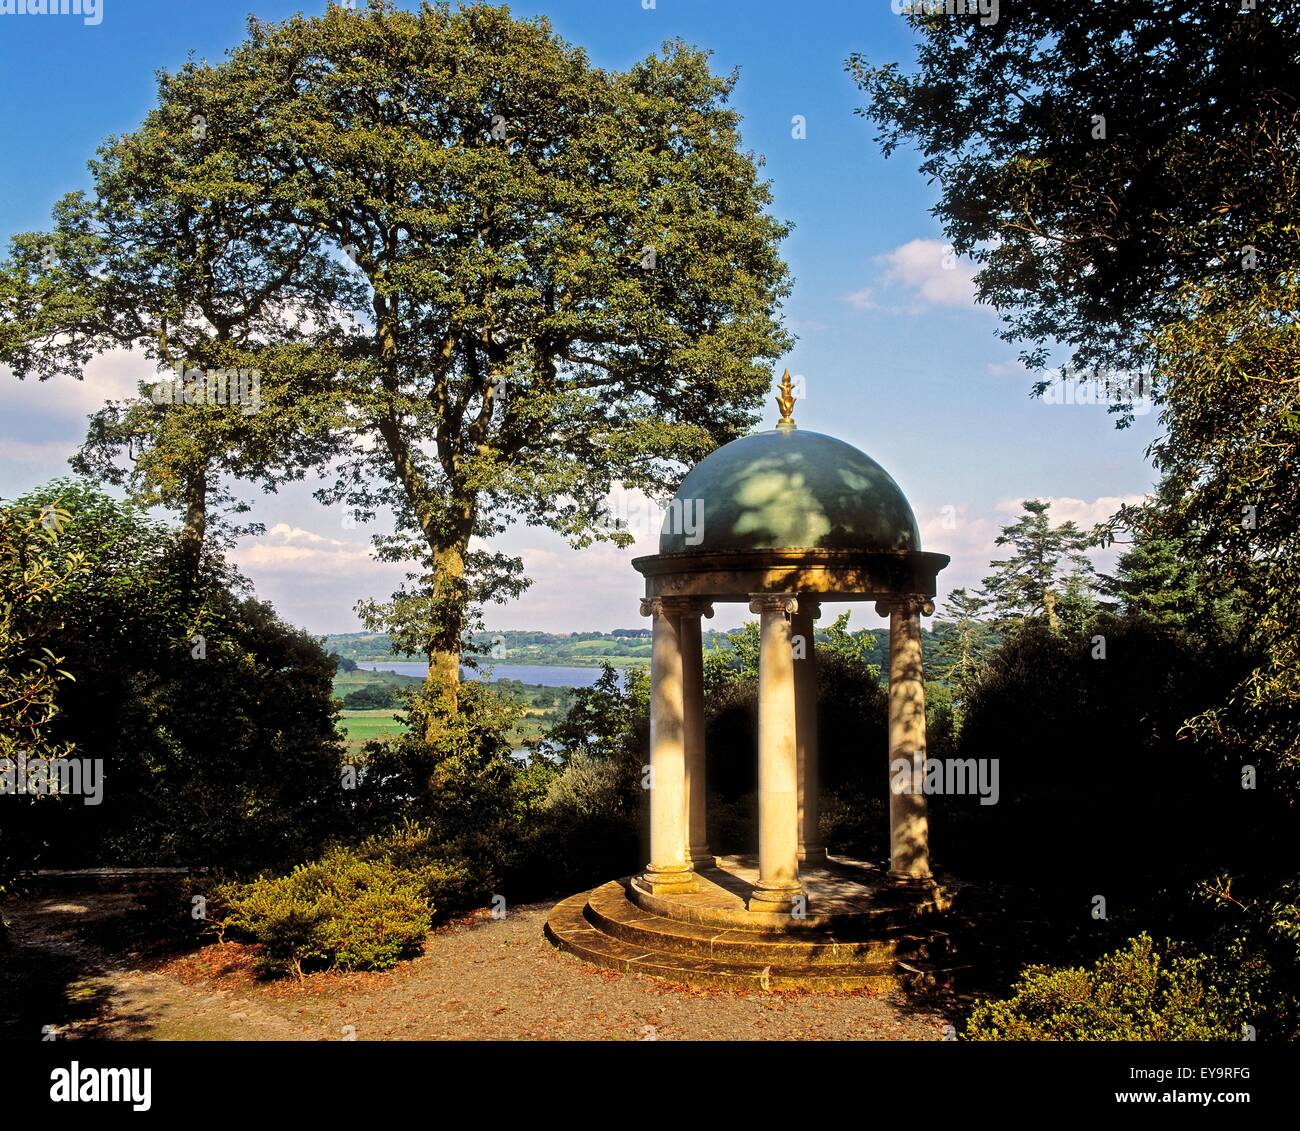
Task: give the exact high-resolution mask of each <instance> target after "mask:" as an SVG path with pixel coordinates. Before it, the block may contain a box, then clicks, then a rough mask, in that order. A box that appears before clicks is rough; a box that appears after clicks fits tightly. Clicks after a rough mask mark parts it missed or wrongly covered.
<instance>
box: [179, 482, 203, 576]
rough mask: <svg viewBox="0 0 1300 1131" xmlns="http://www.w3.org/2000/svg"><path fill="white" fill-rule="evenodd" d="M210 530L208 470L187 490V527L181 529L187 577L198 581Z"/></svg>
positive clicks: (189, 485) (187, 487)
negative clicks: (205, 541)
mask: <svg viewBox="0 0 1300 1131" xmlns="http://www.w3.org/2000/svg"><path fill="white" fill-rule="evenodd" d="M207 530H208V469H207V467H206V466H205V467H204V468H203V469H202V470H201V471H199V472H198V473H196V474H195V475H193V476H191V478H190V479H189V481H188V483H187V484H186V488H185V525H184V526H183V527H182V528H181V554H182V556H183V558H184V561H185V571H186V576H187V577H188V579H189V580H190V581H191V582H195V581H197V580H198V576H199V565H200V563H201V562H202V560H203V539H204V537H206V535H207Z"/></svg>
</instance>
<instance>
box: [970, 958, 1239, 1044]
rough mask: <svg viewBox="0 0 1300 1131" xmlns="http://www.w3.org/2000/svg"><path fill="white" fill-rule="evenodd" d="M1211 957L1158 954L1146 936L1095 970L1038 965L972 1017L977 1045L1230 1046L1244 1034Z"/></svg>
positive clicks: (978, 1007) (1102, 961)
mask: <svg viewBox="0 0 1300 1131" xmlns="http://www.w3.org/2000/svg"><path fill="white" fill-rule="evenodd" d="M1208 961H1209V960H1207V959H1206V958H1204V957H1202V956H1200V955H1195V956H1188V957H1181V956H1178V955H1176V954H1175V953H1173V951H1172V948H1167V950H1166V953H1165V954H1161V953H1159V952H1158V951H1157V950H1156V948H1155V945H1154V944H1153V943H1152V941H1151V938H1150V936H1149V935H1147V934H1145V933H1144V934H1141V935H1139V936H1138V937H1137V938H1134V939H1130V940H1129V945H1128V948H1127V949H1125V950H1116V951H1113V952H1111V953H1110V954H1107V955H1104V956H1103V957H1102V958H1101V959H1099V960H1098V961H1097V963H1096V964H1095V965H1094V966H1093V968H1092V969H1091V970H1085V969H1082V968H1080V967H1059V968H1058V967H1050V966H1031V967H1029V968H1027V969H1026V970H1025V972H1024V973H1023V974H1022V976H1021V978H1020V981H1019V982H1018V983H1017V984H1016V986H1015V988H1014V993H1013V994H1012V996H1011V997H1009V998H1007V999H1006V1000H1004V1001H984V1002H980V1003H978V1004H977V1005H976V1006H975V1008H974V1009H973V1010H972V1011H971V1015H970V1019H969V1021H968V1022H967V1025H966V1036H967V1038H968V1039H969V1040H973V1041H1231V1040H1240V1039H1241V1036H1242V1028H1241V1022H1240V1019H1239V1018H1238V1017H1237V1016H1235V1014H1236V1009H1235V1008H1234V1006H1233V1004H1232V1003H1230V1002H1229V1001H1228V1000H1227V999H1226V998H1225V997H1224V995H1223V994H1222V993H1221V992H1220V991H1219V989H1218V988H1217V987H1216V986H1215V985H1214V983H1213V981H1212V979H1211V977H1210V975H1209V972H1208V969H1207V967H1208Z"/></svg>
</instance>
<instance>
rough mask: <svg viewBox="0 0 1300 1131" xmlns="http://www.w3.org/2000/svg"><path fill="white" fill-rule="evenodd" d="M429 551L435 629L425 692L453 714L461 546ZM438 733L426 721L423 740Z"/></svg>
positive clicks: (461, 606)
mask: <svg viewBox="0 0 1300 1131" xmlns="http://www.w3.org/2000/svg"><path fill="white" fill-rule="evenodd" d="M431 548H432V551H433V568H434V581H433V599H434V604H435V608H436V609H437V613H436V616H437V618H438V622H439V623H438V625H437V630H436V635H435V637H434V643H433V647H431V648H430V650H429V674H428V677H427V678H426V680H425V689H426V690H427V691H428V693H429V697H430V699H431V700H433V701H434V702H440V703H441V704H442V706H443V707H444V708H445V709H446V711H447V712H448V713H449V714H451V713H454V712H455V711H456V709H457V707H458V705H459V700H460V641H461V630H462V628H463V627H464V622H465V595H464V581H465V545H463V544H461V545H455V546H443V547H438V546H434V547H431ZM440 732H441V726H440V724H439V723H438V721H437V719H436V717H435V716H433V715H431V716H430V717H429V724H428V727H427V728H426V734H425V739H426V741H428V742H432V741H434V739H435V738H436V737H437V736H438V734H439V733H440Z"/></svg>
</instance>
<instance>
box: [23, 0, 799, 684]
mask: <svg viewBox="0 0 1300 1131" xmlns="http://www.w3.org/2000/svg"><path fill="white" fill-rule="evenodd" d="M735 81H736V76H734V75H732V76H729V77H720V76H716V75H714V74H713V73H712V72H711V71H710V68H709V65H708V59H707V56H706V55H705V54H704V53H701V52H698V51H694V50H691V49H689V48H687V47H685V46H684V45H682V44H680V43H674V44H669V45H666V46H665V49H664V50H663V52H662V53H661V54H659V55H656V56H652V57H650V58H647V59H645V60H644V61H642V62H640V63H638V64H636V65H634V66H632V67H631V68H629V69H628V70H627V71H626V72H614V71H607V70H603V69H600V68H597V67H594V66H593V65H592V64H591V63H590V61H589V60H588V59H587V57H586V56H585V54H584V53H583V52H582V51H581V50H579V49H577V48H574V47H572V46H570V45H568V44H566V43H565V42H563V41H562V40H561V39H559V38H558V37H557V36H556V35H555V34H554V33H553V32H552V30H551V29H550V27H549V26H548V24H547V23H546V22H545V21H543V20H537V21H527V22H525V21H518V20H515V19H513V18H512V17H511V16H510V15H509V13H508V12H507V11H506V10H505V9H501V8H495V7H491V6H487V5H481V4H478V5H473V6H470V7H467V8H464V9H458V10H456V11H452V10H451V9H450V8H449V6H447V5H442V4H439V5H425V6H423V7H421V9H420V10H419V11H418V12H405V11H401V10H398V9H396V8H395V7H393V6H392V5H391V4H389V3H384V2H378V0H376V2H374V3H372V4H371V5H370V7H369V9H367V10H362V11H352V10H348V9H343V8H338V7H331V8H329V9H328V10H327V12H326V14H325V15H324V16H322V17H320V18H305V17H295V18H293V19H290V20H288V21H286V22H284V23H282V24H265V23H259V22H257V21H253V22H252V23H251V24H250V32H249V38H248V40H247V42H246V43H244V44H243V45H241V46H240V47H239V48H237V49H236V50H235V51H233V52H232V53H231V54H230V56H229V58H228V59H227V60H225V61H224V62H222V63H220V64H218V65H215V66H207V65H199V64H194V65H192V66H190V67H187V68H185V69H184V70H182V71H181V72H179V73H177V74H176V75H174V76H169V77H167V78H165V79H164V81H163V83H162V84H161V86H160V90H159V106H158V109H157V111H156V112H155V115H154V119H155V120H167V121H176V122H182V123H183V122H187V121H191V120H193V119H194V118H195V115H201V116H202V119H203V124H204V129H203V131H202V133H203V137H202V138H200V139H196V138H195V137H194V136H193V131H192V130H191V131H187V132H186V133H184V134H183V135H177V136H176V137H175V138H174V144H175V146H176V147H177V149H178V152H181V153H182V154H183V155H184V160H183V161H181V162H179V165H180V166H181V167H180V169H178V170H177V174H176V179H175V180H174V181H171V182H169V183H168V185H167V189H166V191H167V193H168V194H170V196H173V197H175V198H176V199H177V200H188V201H190V202H191V203H192V205H193V206H194V207H195V208H197V209H198V210H200V211H201V212H202V211H204V210H205V209H206V208H208V207H209V202H210V201H212V200H214V199H220V200H243V201H245V202H246V203H247V205H248V207H247V209H246V211H245V212H244V213H243V214H241V215H240V217H239V218H238V219H239V228H240V231H239V232H238V234H236V233H232V239H237V241H238V242H237V244H236V246H238V248H239V255H240V256H243V257H245V258H246V259H247V261H248V263H249V265H250V266H249V270H250V273H255V277H258V278H267V279H268V280H271V281H274V282H275V285H276V287H277V288H278V289H279V293H277V295H276V296H275V301H274V302H271V301H268V303H267V309H268V310H270V309H274V310H276V311H279V312H281V313H284V312H287V311H298V310H301V309H302V308H303V303H302V302H301V301H300V298H299V294H298V292H296V291H295V290H294V288H295V286H296V285H305V287H306V290H307V291H309V292H311V293H313V294H315V295H316V296H317V299H318V300H320V299H321V298H322V296H323V298H324V300H325V301H323V302H322V301H317V302H316V303H315V305H314V307H313V308H312V310H311V313H310V318H307V319H305V320H304V321H305V322H306V325H307V329H306V330H302V329H300V335H301V336H302V337H303V338H304V340H305V341H306V345H307V347H308V354H309V357H308V358H307V359H302V358H299V359H298V360H297V361H296V363H295V364H294V365H292V366H287V367H286V368H287V369H288V373H285V372H282V369H281V367H280V366H279V365H277V364H274V363H273V362H271V361H268V367H267V368H266V370H265V371H264V373H263V379H262V380H263V389H264V390H267V389H268V388H271V389H274V388H275V387H276V386H277V385H279V386H280V387H281V388H283V389H286V390H287V389H292V397H291V400H292V402H293V410H294V411H295V412H296V413H298V414H299V416H300V417H301V418H302V419H300V420H299V421H297V422H296V425H295V428H294V430H293V431H294V435H295V437H297V439H295V440H294V441H293V442H292V443H290V442H289V441H287V440H286V441H285V443H284V444H283V445H282V447H281V451H282V453H283V455H284V458H283V459H282V460H281V461H280V463H281V464H285V465H288V466H298V465H300V464H301V462H302V459H303V458H304V456H306V457H308V458H310V457H311V456H312V455H314V456H315V457H316V458H317V459H318V460H320V461H323V460H325V458H326V457H327V456H332V457H333V458H332V459H331V460H330V462H329V464H328V466H329V469H330V470H329V486H328V487H327V488H325V489H324V490H323V491H322V493H321V495H322V498H323V499H324V500H325V501H327V502H331V503H340V504H342V505H344V506H347V507H348V508H350V509H352V510H353V511H354V512H356V513H357V514H358V515H360V516H363V517H369V516H372V515H374V514H375V513H376V512H377V511H379V510H380V509H381V508H389V509H390V510H391V511H392V513H393V514H394V515H395V527H394V530H393V532H392V533H391V534H389V535H385V536H382V537H380V538H378V539H377V543H378V552H379V553H380V554H381V555H382V556H383V557H386V558H388V559H391V560H405V561H408V562H410V563H411V565H412V570H411V574H410V582H411V583H410V584H409V585H408V586H406V587H404V588H403V589H402V590H401V591H399V592H398V593H396V594H394V595H393V599H392V600H391V601H389V602H387V603H383V604H380V603H365V604H364V605H363V612H364V614H365V615H366V617H367V618H368V619H369V621H370V623H372V624H373V625H374V626H376V627H384V628H387V629H389V630H390V631H392V632H393V634H394V637H395V640H396V641H397V644H398V646H399V648H401V649H402V650H405V651H424V652H426V653H427V654H428V655H429V657H430V681H431V684H432V685H433V686H434V687H435V688H436V689H437V690H438V691H439V694H440V695H441V697H442V699H443V701H444V703H445V704H446V705H448V706H450V705H453V704H454V702H455V694H456V684H457V681H458V673H459V658H460V650H461V640H462V638H463V634H464V633H465V631H466V629H467V628H468V627H469V626H470V625H471V624H472V622H473V618H474V611H475V609H476V608H477V607H478V606H479V605H480V604H481V603H482V602H483V601H485V600H489V599H501V598H504V597H508V596H510V595H512V594H515V593H518V592H519V591H520V590H521V588H522V586H523V585H524V584H526V582H525V581H524V579H523V578H522V575H521V563H520V562H519V561H518V560H516V559H512V558H509V557H507V556H505V555H502V554H499V553H494V552H492V551H491V549H490V545H488V544H486V543H477V542H475V543H473V544H472V540H473V539H476V538H478V539H487V538H490V537H491V536H492V535H493V534H496V533H499V532H500V531H501V530H502V529H504V527H505V526H506V525H508V524H510V523H512V522H515V521H524V522H528V523H532V524H537V525H545V526H548V527H550V528H551V529H554V530H556V531H558V532H560V533H561V534H563V535H565V536H566V537H568V538H569V539H571V540H572V541H573V542H574V543H575V544H576V545H579V546H581V545H585V544H588V543H589V542H590V541H591V540H592V539H596V538H606V537H613V538H625V537H626V535H625V533H620V532H619V531H617V530H611V529H610V527H609V525H608V524H607V522H606V521H605V519H604V515H603V500H604V499H605V498H606V496H607V495H608V492H609V490H610V489H611V487H612V486H613V485H614V484H615V483H618V482H621V483H623V484H625V485H626V486H628V487H630V488H639V489H644V490H647V491H649V492H651V493H660V492H662V491H663V490H664V489H665V488H667V487H670V486H671V485H672V484H673V483H674V482H675V480H676V478H677V477H678V476H679V474H680V471H681V468H682V466H683V465H684V464H687V463H690V462H693V461H694V460H697V459H698V458H699V457H700V456H702V455H703V454H705V453H706V452H707V451H709V450H710V449H711V448H712V447H713V446H715V445H716V444H717V443H719V442H723V441H725V440H727V439H730V438H732V437H733V436H735V435H737V434H739V433H741V432H742V431H744V430H745V429H746V428H747V427H748V426H749V425H750V424H751V423H752V422H753V420H754V409H755V408H756V406H757V405H758V403H759V402H760V400H761V398H762V395H763V393H764V392H765V391H766V389H767V388H768V385H769V381H770V376H769V372H768V366H767V364H765V362H767V361H770V360H771V359H774V358H775V357H777V356H779V355H780V354H781V353H782V352H783V351H784V350H785V349H787V348H788V346H789V344H790V343H789V339H788V337H787V335H786V334H785V333H784V331H783V330H782V328H781V326H780V324H779V322H778V320H777V318H778V311H779V305H780V300H781V298H782V297H783V296H784V295H785V294H786V293H787V291H788V287H789V280H788V276H787V273H786V269H785V266H784V264H783V263H782V261H781V259H780V257H779V254H778V250H777V249H778V245H779V242H780V240H781V238H782V237H783V236H784V234H785V232H786V228H785V227H784V226H783V225H782V224H780V223H778V222H777V221H776V220H775V219H773V218H772V217H771V216H770V215H768V212H767V208H768V205H769V204H770V194H769V191H768V188H767V186H766V184H765V183H764V182H763V181H761V180H760V179H759V175H758V171H757V166H758V164H759V162H758V161H757V160H756V159H755V158H754V157H753V156H752V155H750V154H747V153H746V152H744V151H743V150H742V148H741V143H740V137H739V132H738V124H739V123H738V117H737V115H736V114H735V112H734V111H733V110H731V109H730V107H729V106H728V96H729V94H730V91H731V89H732V87H733V85H734V83H735ZM214 100H216V101H215V102H214ZM146 128H147V127H146ZM196 142H201V143H202V144H198V145H197V146H196ZM214 153H221V154H225V155H227V158H223V159H222V160H221V162H220V165H221V172H220V177H219V181H220V184H219V185H218V186H217V191H215V192H214V191H213V185H212V184H211V183H210V182H209V181H208V180H206V179H205V175H204V170H205V167H206V164H207V162H208V161H209V160H210V156H211V154H214ZM235 154H237V155H238V160H234V161H231V160H229V159H228V157H229V156H230V155H235ZM186 167H192V168H193V170H194V174H193V176H192V177H186V176H185V172H184V170H185V168H186ZM97 189H100V190H101V191H100V192H99V193H98V202H99V203H102V202H103V197H104V193H103V192H102V185H100V184H97ZM295 241H296V243H295ZM288 249H292V250H293V253H294V254H297V255H298V256H299V262H300V266H299V267H297V268H295V270H294V271H293V272H291V273H290V274H288V275H287V276H283V277H282V274H283V273H282V272H279V271H277V269H276V268H277V266H278V265H279V264H281V263H282V262H283V260H282V257H281V255H280V254H279V253H280V251H281V250H288ZM257 264H264V265H265V266H263V267H258V266H255V265H257ZM332 266H334V267H342V268H345V269H346V271H347V273H348V274H347V277H346V278H344V279H339V278H338V277H337V276H336V275H335V274H334V273H332V271H331V267H332ZM65 291H66V292H71V296H72V297H69V298H67V299H66V301H67V302H69V303H71V304H72V305H74V306H82V305H87V304H88V305H89V306H90V307H91V308H92V309H93V310H94V311H95V312H96V314H97V316H99V317H105V303H106V301H107V299H106V298H105V297H104V296H103V295H101V292H100V284H99V283H94V284H90V283H86V284H85V285H83V286H82V287H81V288H78V287H76V286H72V285H69V286H68V287H66V288H65V287H57V288H55V289H54V294H53V295H52V296H51V297H50V299H49V300H48V301H49V303H51V304H53V305H54V306H55V308H56V309H55V311H53V312H51V314H50V316H49V317H48V318H45V320H44V322H43V323H42V330H43V332H44V333H45V334H46V335H48V336H51V338H52V337H53V336H56V335H58V334H60V333H64V332H66V330H67V328H68V327H67V326H66V325H60V324H59V319H58V317H57V306H58V304H59V303H61V302H63V301H65ZM322 306H327V307H328V309H321V307H322ZM42 309H45V308H42ZM31 318H32V313H31V311H30V310H24V309H22V307H21V303H14V302H12V301H10V302H9V303H7V304H6V307H5V310H4V319H5V320H7V321H11V322H13V321H17V322H19V323H23V320H25V319H26V320H28V321H30V319H31ZM24 324H26V323H24ZM152 329H153V328H152V327H150V330H152ZM122 336H123V335H122V333H121V331H119V332H118V335H117V339H116V340H119V341H120V340H121V337H122ZM126 336H127V337H129V336H130V334H129V332H128V333H127V334H126ZM147 336H148V334H147V333H144V332H142V333H141V334H140V335H139V337H140V340H141V341H142V342H143V341H145V340H146V338H147ZM153 336H154V338H155V339H156V333H154V335H153ZM27 340H28V339H27V338H26V337H24V338H23V341H24V342H26V341H27ZM258 340H259V341H263V342H264V343H265V344H266V345H267V346H268V347H269V346H273V345H276V344H279V343H282V342H285V341H293V340H294V339H293V338H292V337H287V336H283V335H279V334H277V333H274V332H267V333H265V334H263V335H260V336H258ZM24 348H26V347H25V346H24ZM6 354H7V355H8V357H12V356H13V351H12V350H10V351H6ZM322 359H325V360H326V361H327V362H328V364H326V365H322V364H320V362H321V361H322ZM323 369H330V370H331V374H332V375H331V379H330V380H328V381H327V382H324V383H322V382H321V381H320V380H319V375H320V373H321V372H322V370H323ZM322 424H324V425H325V426H327V431H328V435H329V437H330V442H329V443H326V442H325V440H324V439H322V433H321V430H320V429H321V425H322ZM304 437H307V438H311V443H305V442H304ZM152 440H153V443H154V444H155V446H156V447H155V450H162V451H177V450H179V449H180V448H181V447H182V446H183V442H184V441H183V439H182V438H181V437H178V436H176V435H174V434H172V433H169V432H164V431H163V430H156V434H155V435H154V436H153V437H152ZM290 448H292V449H293V450H292V451H290V450H289V449H290ZM265 462H266V464H267V466H270V465H272V464H274V463H275V461H274V460H272V459H270V458H269V453H268V459H267V460H266V461H265ZM231 470H233V471H236V473H238V472H239V471H240V470H241V469H237V468H232V469H231ZM247 470H250V471H254V473H256V471H255V469H251V468H250V469H247ZM277 474H278V472H277ZM262 477H263V478H266V476H265V475H262Z"/></svg>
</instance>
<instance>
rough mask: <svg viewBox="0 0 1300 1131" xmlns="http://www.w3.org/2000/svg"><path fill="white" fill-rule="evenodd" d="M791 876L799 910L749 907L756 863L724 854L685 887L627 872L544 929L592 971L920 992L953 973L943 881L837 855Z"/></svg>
mask: <svg viewBox="0 0 1300 1131" xmlns="http://www.w3.org/2000/svg"><path fill="white" fill-rule="evenodd" d="M799 878H800V881H801V883H802V884H803V888H804V892H805V895H806V899H807V905H806V908H805V909H800V910H802V911H803V912H804V914H803V915H802V917H800V916H799V915H798V914H796V915H793V916H791V915H784V914H780V913H775V912H754V911H749V910H748V909H747V907H748V904H749V897H750V895H751V894H752V892H753V888H754V885H755V883H756V882H757V880H758V867H757V861H756V860H755V859H754V858H753V857H744V856H730V857H718V858H717V859H716V861H715V866H714V867H704V868H699V869H698V871H697V881H696V890H695V891H691V892H676V893H671V894H654V893H652V892H650V891H649V890H648V889H647V888H646V887H644V886H643V885H642V884H641V883H640V882H639V880H638V879H637V878H635V877H630V878H627V879H622V880H615V881H613V882H611V883H607V884H603V885H602V886H600V887H598V888H595V889H594V890H592V891H589V892H581V893H579V894H578V895H574V896H570V897H569V898H568V899H566V900H564V901H563V902H562V903H559V904H557V905H556V906H555V907H554V908H553V909H552V911H551V914H550V918H549V919H548V920H547V924H546V935H547V937H548V938H549V939H550V940H551V941H552V942H553V943H554V944H555V945H556V946H558V947H560V948H561V949H562V950H566V951H569V952H570V953H571V954H574V955H576V956H577V957H579V958H582V959H584V960H585V961H587V962H591V963H593V964H595V965H597V966H603V967H606V968H608V969H613V970H622V971H625V972H629V973H640V974H650V975H653V976H655V977H658V978H665V979H667V980H669V981H673V982H685V983H687V984H691V985H707V986H718V987H728V988H734V989H764V990H768V989H811V990H818V989H821V990H846V989H860V988H863V987H874V988H878V989H893V988H898V987H902V986H916V987H924V986H934V985H939V984H946V983H947V982H948V980H949V979H950V977H951V975H952V974H953V973H954V972H955V970H956V969H957V965H956V961H955V956H954V954H953V947H952V946H951V939H950V936H949V934H948V932H947V931H945V930H944V929H943V923H944V918H945V916H944V914H943V913H944V912H945V911H946V910H947V909H948V908H949V907H950V906H951V905H952V901H953V898H954V895H955V886H954V885H952V884H950V883H938V884H927V885H911V884H907V885H900V884H897V883H895V882H893V881H891V880H890V879H889V877H888V876H887V875H885V874H884V873H883V872H882V871H881V870H880V869H877V868H875V867H873V866H872V865H870V864H865V863H863V862H861V861H855V860H849V859H847V858H844V857H833V858H832V857H827V858H826V859H825V860H822V861H819V862H817V863H815V864H814V863H811V862H810V863H809V864H807V865H804V866H802V867H801V868H800V876H799Z"/></svg>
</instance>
